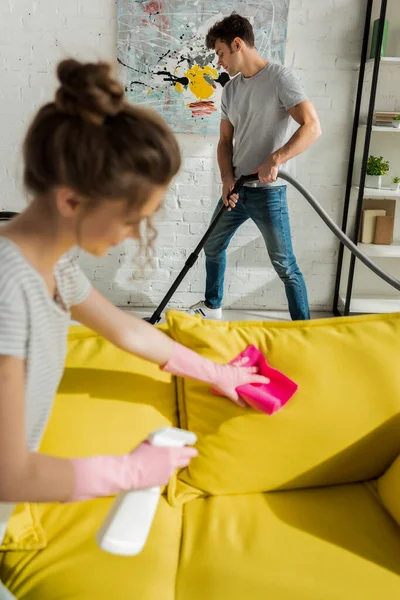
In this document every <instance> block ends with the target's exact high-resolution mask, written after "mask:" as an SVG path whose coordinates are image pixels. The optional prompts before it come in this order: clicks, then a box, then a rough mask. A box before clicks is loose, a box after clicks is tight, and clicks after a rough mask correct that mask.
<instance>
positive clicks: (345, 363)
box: [168, 311, 400, 501]
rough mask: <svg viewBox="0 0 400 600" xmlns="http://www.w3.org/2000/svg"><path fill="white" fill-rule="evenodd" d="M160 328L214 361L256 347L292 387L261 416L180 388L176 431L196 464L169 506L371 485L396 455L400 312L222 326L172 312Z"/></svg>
mask: <svg viewBox="0 0 400 600" xmlns="http://www.w3.org/2000/svg"><path fill="white" fill-rule="evenodd" d="M168 324H169V327H170V333H171V335H172V336H173V337H174V339H176V340H177V341H179V342H181V343H182V344H184V345H187V346H190V347H191V348H193V349H194V350H196V351H197V352H199V353H201V354H202V355H204V356H206V357H208V358H210V359H212V360H215V361H216V362H219V363H226V362H228V361H230V360H232V359H233V358H234V357H235V356H237V355H238V354H239V353H240V352H241V351H242V350H243V349H244V348H245V347H246V346H247V345H249V344H254V345H255V346H257V347H258V348H260V350H261V351H262V352H263V353H264V355H265V356H266V357H267V359H268V362H269V363H270V364H271V365H272V366H273V367H276V368H277V369H279V370H281V371H282V372H283V373H285V374H286V375H287V376H288V377H290V378H291V379H293V380H294V381H295V382H296V383H298V385H299V389H298V391H297V392H296V394H295V395H294V396H293V397H292V398H291V400H290V401H289V402H288V403H287V404H286V405H285V406H284V408H282V409H281V410H280V411H279V412H277V413H275V414H274V415H273V416H267V415H265V414H262V413H257V412H255V411H254V410H253V409H250V408H241V407H238V406H237V405H235V404H234V403H233V402H231V401H230V400H228V399H224V398H220V397H218V396H215V395H213V394H212V393H211V391H210V386H208V385H205V384H202V383H200V382H197V381H193V380H190V379H185V380H179V382H178V383H179V387H178V389H179V408H180V416H181V423H182V427H186V428H187V429H190V430H192V431H194V432H196V433H197V434H198V436H199V443H198V449H199V456H198V457H197V458H196V459H194V460H193V461H192V462H191V464H190V466H189V468H188V469H185V470H184V471H182V472H181V473H180V474H179V479H178V481H175V482H173V483H172V487H173V491H174V494H171V493H170V496H174V497H175V501H178V500H179V501H181V500H184V499H188V498H191V497H193V496H196V494H199V493H200V494H212V495H217V494H242V493H250V492H262V491H268V490H276V489H295V488H302V487H310V486H321V485H331V484H337V483H347V482H352V481H360V480H364V479H369V478H374V477H377V476H379V475H381V474H382V473H383V472H384V470H385V469H386V468H387V467H388V466H389V465H390V463H391V462H392V461H393V460H394V458H395V457H396V456H397V454H398V453H399V452H400V434H399V432H400V394H399V389H400V369H399V368H398V357H399V356H400V314H396V315H378V316H361V317H350V318H349V317H347V318H338V319H337V318H330V319H321V320H314V321H307V322H305V321H304V322H278V323H277V322H270V323H268V322H267V323H261V322H232V323H228V322H216V321H205V320H202V319H201V318H200V317H197V316H190V315H186V314H183V313H179V312H176V311H173V312H170V313H169V314H168ZM172 500H173V498H172Z"/></svg>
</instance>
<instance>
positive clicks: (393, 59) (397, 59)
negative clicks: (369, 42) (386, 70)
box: [367, 56, 400, 65]
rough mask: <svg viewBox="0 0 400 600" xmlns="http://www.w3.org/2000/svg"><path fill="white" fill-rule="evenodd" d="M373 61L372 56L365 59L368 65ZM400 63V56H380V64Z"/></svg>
mask: <svg viewBox="0 0 400 600" xmlns="http://www.w3.org/2000/svg"><path fill="white" fill-rule="evenodd" d="M373 63H374V59H373V58H369V59H368V60H367V64H368V65H372V64H373ZM385 64H386V65H400V56H381V65H385Z"/></svg>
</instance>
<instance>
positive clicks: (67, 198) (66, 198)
mask: <svg viewBox="0 0 400 600" xmlns="http://www.w3.org/2000/svg"><path fill="white" fill-rule="evenodd" d="M55 201H56V206H57V210H58V213H59V214H60V215H61V216H62V217H64V218H65V219H72V218H74V217H76V216H77V215H78V214H79V212H80V211H81V210H82V207H83V204H84V201H83V199H82V198H81V197H80V196H78V195H77V194H76V193H75V192H74V191H73V190H71V189H70V188H67V187H60V188H57V189H56V191H55Z"/></svg>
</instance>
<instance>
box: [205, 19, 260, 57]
mask: <svg viewBox="0 0 400 600" xmlns="http://www.w3.org/2000/svg"><path fill="white" fill-rule="evenodd" d="M236 37H239V38H240V39H241V40H243V41H244V42H245V43H246V44H247V45H248V46H250V48H254V32H253V27H252V26H251V23H250V21H249V20H248V19H246V17H241V16H240V15H238V14H236V13H232V14H231V15H230V16H229V17H225V19H222V21H218V22H217V23H215V25H213V26H212V27H211V29H209V31H208V33H207V36H206V46H207V48H208V49H209V50H215V43H216V41H217V40H221V42H225V44H227V45H228V46H229V47H230V46H231V44H232V42H233V40H234V39H235V38H236Z"/></svg>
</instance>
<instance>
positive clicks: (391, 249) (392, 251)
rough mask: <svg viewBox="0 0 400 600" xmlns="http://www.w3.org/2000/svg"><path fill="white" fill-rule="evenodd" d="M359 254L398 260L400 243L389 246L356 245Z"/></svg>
mask: <svg viewBox="0 0 400 600" xmlns="http://www.w3.org/2000/svg"><path fill="white" fill-rule="evenodd" d="M358 247H359V249H360V250H361V252H364V254H366V255H367V256H375V257H377V258H400V242H395V243H394V244H391V245H390V246H384V245H382V244H358Z"/></svg>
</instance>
